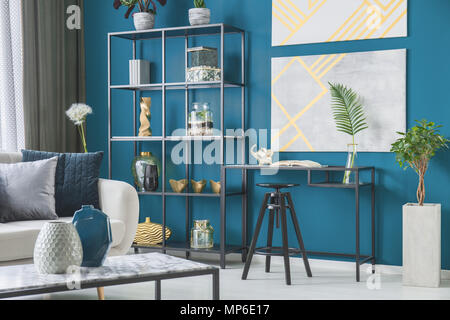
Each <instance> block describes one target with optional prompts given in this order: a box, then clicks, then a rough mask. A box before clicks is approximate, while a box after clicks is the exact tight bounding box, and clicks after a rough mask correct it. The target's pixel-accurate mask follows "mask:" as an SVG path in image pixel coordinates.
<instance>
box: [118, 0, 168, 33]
mask: <svg viewBox="0 0 450 320" xmlns="http://www.w3.org/2000/svg"><path fill="white" fill-rule="evenodd" d="M158 2H159V3H160V4H161V5H162V6H165V5H166V3H167V0H158ZM122 5H123V6H126V7H128V11H127V12H126V13H125V18H127V19H128V17H129V16H130V14H131V12H132V11H133V10H134V8H135V7H136V6H138V9H139V12H135V13H134V14H133V20H134V27H135V28H136V30H138V31H139V30H149V29H153V27H154V26H155V15H156V4H155V2H154V1H153V0H115V1H114V8H116V9H119V8H120V7H121V6H122ZM150 5H151V6H152V7H150Z"/></svg>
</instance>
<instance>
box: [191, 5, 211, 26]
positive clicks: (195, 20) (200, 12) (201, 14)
mask: <svg viewBox="0 0 450 320" xmlns="http://www.w3.org/2000/svg"><path fill="white" fill-rule="evenodd" d="M210 21H211V10H209V9H208V8H193V9H189V23H190V24H191V26H198V25H203V24H209V22H210Z"/></svg>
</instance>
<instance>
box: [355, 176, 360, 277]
mask: <svg viewBox="0 0 450 320" xmlns="http://www.w3.org/2000/svg"><path fill="white" fill-rule="evenodd" d="M355 184H356V186H355V202H356V203H355V211H356V282H359V281H360V264H359V261H360V252H359V251H360V247H359V171H355Z"/></svg>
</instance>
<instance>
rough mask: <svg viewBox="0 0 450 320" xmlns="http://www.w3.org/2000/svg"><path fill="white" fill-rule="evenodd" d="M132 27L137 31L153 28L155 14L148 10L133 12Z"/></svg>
mask: <svg viewBox="0 0 450 320" xmlns="http://www.w3.org/2000/svg"><path fill="white" fill-rule="evenodd" d="M133 21H134V27H135V28H136V30H137V31H140V30H149V29H153V27H154V26H155V15H154V14H153V13H150V12H136V13H135V14H133Z"/></svg>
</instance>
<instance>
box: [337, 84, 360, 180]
mask: <svg viewBox="0 0 450 320" xmlns="http://www.w3.org/2000/svg"><path fill="white" fill-rule="evenodd" d="M329 85H330V92H331V98H332V100H331V103H332V109H333V118H334V120H335V122H336V127H337V130H338V131H339V132H342V133H346V134H348V135H350V136H351V137H352V143H350V144H348V145H347V147H348V155H347V164H346V166H345V167H346V168H353V167H355V166H356V157H357V146H358V145H357V144H356V141H355V136H356V134H357V133H359V132H361V131H363V130H365V129H367V128H368V127H369V126H368V125H367V123H366V117H365V115H364V108H363V106H362V102H361V98H360V97H359V96H358V94H357V93H356V92H355V91H353V90H352V89H350V88H347V87H346V86H344V85H342V84H333V83H329ZM353 176H354V174H352V171H345V174H344V179H343V181H342V183H344V184H351V183H355V181H354V178H353Z"/></svg>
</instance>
